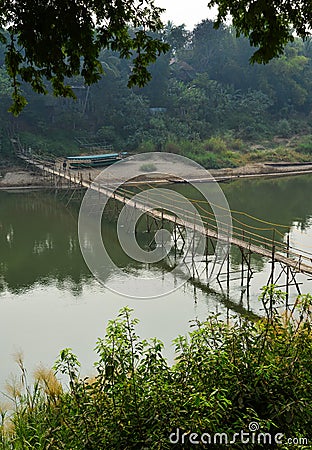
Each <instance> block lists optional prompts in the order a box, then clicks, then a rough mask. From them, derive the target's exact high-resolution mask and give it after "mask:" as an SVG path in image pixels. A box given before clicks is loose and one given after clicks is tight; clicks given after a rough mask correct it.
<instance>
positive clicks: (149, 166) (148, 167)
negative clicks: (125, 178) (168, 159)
mask: <svg viewBox="0 0 312 450" xmlns="http://www.w3.org/2000/svg"><path fill="white" fill-rule="evenodd" d="M140 170H141V171H142V172H155V171H156V170H157V167H156V166H155V164H153V163H145V164H142V166H141V167H140Z"/></svg>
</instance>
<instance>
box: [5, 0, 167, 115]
mask: <svg viewBox="0 0 312 450" xmlns="http://www.w3.org/2000/svg"><path fill="white" fill-rule="evenodd" d="M161 12H162V10H161V9H160V8H157V7H155V5H154V3H153V1H152V0H148V1H147V2H144V4H143V3H141V4H139V5H137V3H136V1H135V0H130V1H127V2H126V1H117V0H116V1H114V2H111V1H108V0H105V1H98V0H93V1H88V2H84V1H81V2H72V1H69V0H68V1H65V2H64V1H63V0H52V1H50V2H46V1H43V0H40V1H39V2H38V1H36V2H35V1H33V0H26V1H23V0H17V1H15V2H7V3H6V6H5V8H2V10H0V25H1V26H2V27H3V28H4V29H7V30H9V34H10V36H8V34H6V33H2V34H1V40H2V41H3V42H6V43H7V50H6V67H7V70H8V73H9V75H10V77H11V79H12V83H13V86H14V91H15V95H14V96H13V105H12V107H11V109H10V110H11V112H13V113H14V114H15V115H18V114H19V113H20V112H21V110H22V109H23V107H24V106H25V104H26V102H25V99H24V97H23V95H22V93H21V91H20V90H19V85H20V80H22V81H24V82H26V83H29V84H30V85H31V87H32V89H33V90H34V91H35V92H38V93H40V94H46V93H47V86H48V84H47V82H51V85H52V90H53V93H54V95H57V96H63V97H74V95H73V92H72V90H71V89H70V87H69V86H66V84H65V83H64V79H65V77H66V78H70V77H73V76H77V75H79V74H80V75H81V76H82V77H83V79H84V82H85V84H86V85H90V84H93V83H96V82H97V81H98V80H99V79H100V77H101V75H102V73H103V70H102V65H101V63H100V61H99V54H100V51H101V49H105V48H106V49H112V50H114V51H117V52H119V54H120V57H121V58H134V61H133V71H132V73H131V75H130V78H129V86H132V85H134V84H137V85H139V86H143V85H144V84H146V83H147V81H148V80H149V79H150V74H149V72H148V70H147V66H148V65H149V64H150V63H151V62H153V61H155V59H156V57H157V55H159V54H161V53H163V52H166V51H168V49H169V46H168V44H165V43H164V42H163V41H162V40H161V39H159V38H157V37H151V36H150V35H149V30H150V31H158V30H160V29H161V28H162V23H161V21H160V13H161ZM131 27H136V28H137V27H140V28H139V30H137V31H134V32H131V31H130V30H131Z"/></svg>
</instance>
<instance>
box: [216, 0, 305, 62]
mask: <svg viewBox="0 0 312 450" xmlns="http://www.w3.org/2000/svg"><path fill="white" fill-rule="evenodd" d="M208 6H211V7H213V6H218V17H217V21H216V24H215V26H216V27H217V28H219V27H220V26H221V24H222V22H224V21H225V20H226V19H227V17H228V14H230V16H231V18H232V23H233V26H234V28H235V29H236V32H237V34H238V35H241V34H242V35H244V36H247V37H248V38H249V41H250V44H251V45H253V46H254V47H259V48H258V49H257V50H256V51H255V52H254V54H253V55H252V57H251V61H252V62H260V63H267V62H269V61H270V60H271V59H272V58H274V57H275V56H278V55H280V54H281V53H283V50H284V48H285V45H286V44H287V43H288V42H290V41H291V42H292V41H293V40H294V37H293V30H294V31H295V32H296V33H297V35H298V36H300V37H302V38H305V37H307V36H309V35H310V34H311V28H312V6H311V2H310V1H309V0H305V1H301V2H297V1H291V0H273V1H270V2H267V1H263V0H256V1H251V0H234V1H233V0H210V1H209V3H208Z"/></svg>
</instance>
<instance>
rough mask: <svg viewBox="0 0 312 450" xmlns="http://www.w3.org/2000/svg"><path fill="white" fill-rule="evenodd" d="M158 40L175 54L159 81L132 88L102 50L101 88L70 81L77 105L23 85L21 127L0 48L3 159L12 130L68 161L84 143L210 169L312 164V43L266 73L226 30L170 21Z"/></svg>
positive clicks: (158, 65)
mask: <svg viewBox="0 0 312 450" xmlns="http://www.w3.org/2000/svg"><path fill="white" fill-rule="evenodd" d="M159 37H160V38H161V39H163V40H164V41H166V42H169V44H170V46H171V49H170V51H169V52H168V53H166V54H161V55H160V56H159V58H158V59H157V61H156V62H155V63H154V64H152V65H150V67H149V69H150V70H151V73H152V76H153V77H152V80H151V81H150V83H149V84H148V85H146V86H145V87H144V88H138V87H133V88H131V89H129V88H128V87H127V81H128V77H129V73H130V72H131V69H132V66H131V60H121V59H119V57H118V54H117V53H114V52H113V51H109V50H105V51H103V52H102V54H101V64H102V67H103V69H104V72H105V75H104V76H102V78H101V79H100V81H99V82H98V83H97V84H96V85H92V86H91V87H87V86H85V85H84V84H83V79H82V78H79V77H74V78H71V79H70V80H67V81H68V82H69V84H70V85H71V87H72V89H73V91H74V93H75V95H76V97H77V99H76V100H72V99H63V98H56V97H54V96H53V95H52V94H49V95H47V96H40V95H38V94H35V93H34V92H33V91H32V90H31V88H30V87H29V86H26V85H22V88H23V90H24V92H25V95H26V97H27V98H28V100H29V103H28V105H27V106H26V108H25V110H24V111H23V112H22V113H21V115H20V117H18V118H13V117H12V115H11V114H9V113H8V112H7V110H8V108H9V106H10V104H11V99H10V95H11V93H12V92H11V91H12V87H11V85H10V82H9V79H8V77H7V75H6V72H5V70H4V68H3V64H4V47H3V46H2V48H1V47H0V65H1V66H2V67H1V68H0V97H1V103H0V105H1V106H0V114H1V129H2V150H3V151H7V152H9V151H10V148H9V145H8V142H7V140H6V130H7V128H10V129H11V130H13V132H18V133H19V134H20V136H21V138H22V140H23V141H24V142H25V143H26V145H29V146H31V147H33V148H36V149H40V151H43V152H48V153H54V154H62V155H64V154H69V153H77V152H78V151H81V152H83V151H84V152H85V151H86V149H85V148H84V149H83V148H82V149H81V148H80V150H79V146H81V143H88V144H89V146H90V147H97V148H103V147H105V146H112V147H113V148H114V149H115V150H116V151H120V150H123V151H125V150H127V151H135V152H137V151H154V150H164V151H168V152H175V153H180V154H182V155H185V156H188V157H191V158H192V159H194V160H196V161H198V162H199V163H201V164H203V165H204V166H205V167H209V168H218V167H222V166H226V165H227V166H235V165H238V164H241V163H242V162H248V161H258V160H263V159H270V160H281V159H284V160H285V159H288V160H290V161H295V160H308V159H309V158H310V154H311V152H312V137H311V134H312V118H311V111H312V40H311V38H307V39H306V40H305V41H303V40H302V39H299V38H296V39H295V40H294V42H292V43H290V44H288V45H287V47H286V49H285V53H284V55H282V56H281V57H280V58H275V59H273V60H272V61H271V62H270V63H269V64H266V65H259V64H254V65H251V64H250V63H249V59H250V56H251V55H252V52H253V49H252V48H251V47H250V44H249V41H248V40H247V39H246V38H243V37H240V38H237V37H236V33H235V31H234V30H233V29H232V28H231V27H230V26H223V25H221V26H220V28H219V29H218V30H216V29H214V28H213V22H211V21H209V20H204V21H202V22H201V23H199V24H198V25H197V26H196V27H195V28H194V30H193V31H191V32H190V31H187V30H186V29H185V27H184V26H183V25H182V26H174V25H173V24H172V23H170V22H169V23H168V24H167V26H166V27H165V28H164V30H163V31H162V32H159ZM75 139H76V140H75ZM77 139H78V141H77ZM268 142H269V144H268ZM79 143H80V144H79ZM110 148H111V147H110Z"/></svg>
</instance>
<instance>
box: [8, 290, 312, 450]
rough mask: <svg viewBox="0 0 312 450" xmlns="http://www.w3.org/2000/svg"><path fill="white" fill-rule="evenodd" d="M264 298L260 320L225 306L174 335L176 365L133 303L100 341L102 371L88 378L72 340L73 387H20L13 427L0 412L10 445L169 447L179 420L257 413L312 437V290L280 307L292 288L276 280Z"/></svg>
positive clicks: (66, 359) (289, 433) (193, 426)
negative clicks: (140, 326)
mask: <svg viewBox="0 0 312 450" xmlns="http://www.w3.org/2000/svg"><path fill="white" fill-rule="evenodd" d="M261 300H262V303H263V307H264V311H265V317H264V318H262V319H260V320H258V321H255V322H252V321H250V320H248V319H241V321H237V320H234V321H233V323H231V324H227V323H224V322H223V321H221V320H220V318H219V316H218V315H216V316H211V317H209V318H208V319H207V320H206V321H204V322H197V321H196V322H195V323H194V325H195V329H194V331H192V332H191V333H190V335H189V338H187V337H185V336H179V337H178V338H177V339H176V340H175V341H174V343H175V349H176V359H175V361H176V362H175V364H174V365H173V366H172V367H170V366H169V365H168V364H167V362H166V360H165V359H164V357H163V355H162V348H163V344H162V343H161V342H160V341H158V340H157V339H152V340H150V341H146V340H141V339H140V338H139V336H138V335H137V333H136V325H137V323H138V321H137V320H136V319H133V318H131V310H130V309H129V308H123V309H122V310H121V311H120V314H119V316H118V317H117V319H115V320H112V321H110V322H109V323H108V326H107V330H106V336H105V337H104V339H99V340H98V341H97V344H96V353H97V355H98V361H97V363H96V364H95V366H96V369H97V373H98V374H97V376H96V377H95V378H93V379H88V378H85V379H83V380H82V379H80V378H79V363H78V361H77V358H76V357H75V355H73V353H72V352H71V350H70V349H65V350H63V351H62V352H61V354H60V357H59V359H58V361H57V362H56V365H55V370H56V371H57V372H60V373H62V374H65V375H67V376H68V377H69V387H70V389H69V391H68V392H62V390H61V389H60V388H59V386H58V385H57V383H56V381H55V379H54V378H53V377H52V378H51V380H52V382H53V384H54V385H55V386H56V387H57V389H53V390H51V389H50V390H49V389H46V388H45V383H44V382H43V384H42V383H41V384H40V383H39V380H38V381H37V383H36V385H35V389H34V390H33V391H32V393H31V390H30V389H29V388H26V394H25V395H24V394H22V393H21V392H20V391H18V390H15V391H14V392H13V394H12V395H13V397H14V401H15V405H16V406H15V412H14V414H13V416H12V421H13V424H14V427H13V428H12V429H11V431H10V432H9V433H8V432H5V429H4V425H3V423H1V422H0V442H2V444H3V447H2V448H4V449H6V448H8V449H9V448H13V447H12V445H14V448H53V449H104V450H105V449H112V448H114V449H123V448H127V449H144V448H148V449H159V450H160V449H161V450H162V449H164V450H165V449H170V448H173V447H172V444H171V443H170V441H169V435H170V433H172V432H173V431H174V432H176V430H177V429H179V430H181V434H182V433H183V432H184V431H185V432H186V433H190V432H191V431H193V432H196V433H203V432H206V433H209V434H210V435H214V434H215V433H226V434H227V435H228V436H230V437H232V436H233V435H234V433H239V434H240V432H241V431H244V432H245V433H246V432H247V433H248V432H250V431H251V429H250V424H251V423H255V422H256V428H257V427H259V432H261V433H268V432H269V433H270V435H271V436H274V435H275V434H276V433H281V434H282V435H283V437H284V438H288V437H293V438H294V437H295V438H297V439H301V438H311V404H312V391H311V382H312V365H311V358H312V315H311V308H312V296H311V295H303V296H299V297H298V298H297V300H296V302H295V305H294V307H293V309H292V311H287V312H286V313H285V314H283V315H279V314H278V313H277V308H278V307H279V306H280V304H281V302H283V301H284V300H285V294H284V293H283V292H281V291H280V290H277V289H276V288H275V287H274V286H273V285H271V286H266V287H265V288H263V291H262V294H261ZM20 367H21V369H22V375H23V378H24V381H25V369H24V367H23V365H21V366H20ZM42 378H43V380H44V379H47V377H42ZM25 385H26V383H25V382H24V386H25ZM26 386H27V385H26ZM255 431H256V433H255V436H256V437H257V434H258V430H257V429H256V430H255ZM186 436H188V435H186ZM284 441H285V439H284ZM26 442H27V446H26V444H25V443H26ZM11 444H12V445H11ZM225 447H226V446H224V447H217V448H225ZM175 448H188V446H185V447H184V446H179V445H178V447H175ZM235 448H242V449H250V450H251V449H254V448H267V444H261V443H260V444H258V445H257V446H256V447H255V445H254V443H249V444H248V443H247V444H241V445H239V443H238V444H237V445H235ZM280 448H281V449H288V448H290V447H288V446H287V445H286V444H284V445H281V446H280ZM300 448H305V447H304V446H302V447H300ZM307 448H308V447H307Z"/></svg>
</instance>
